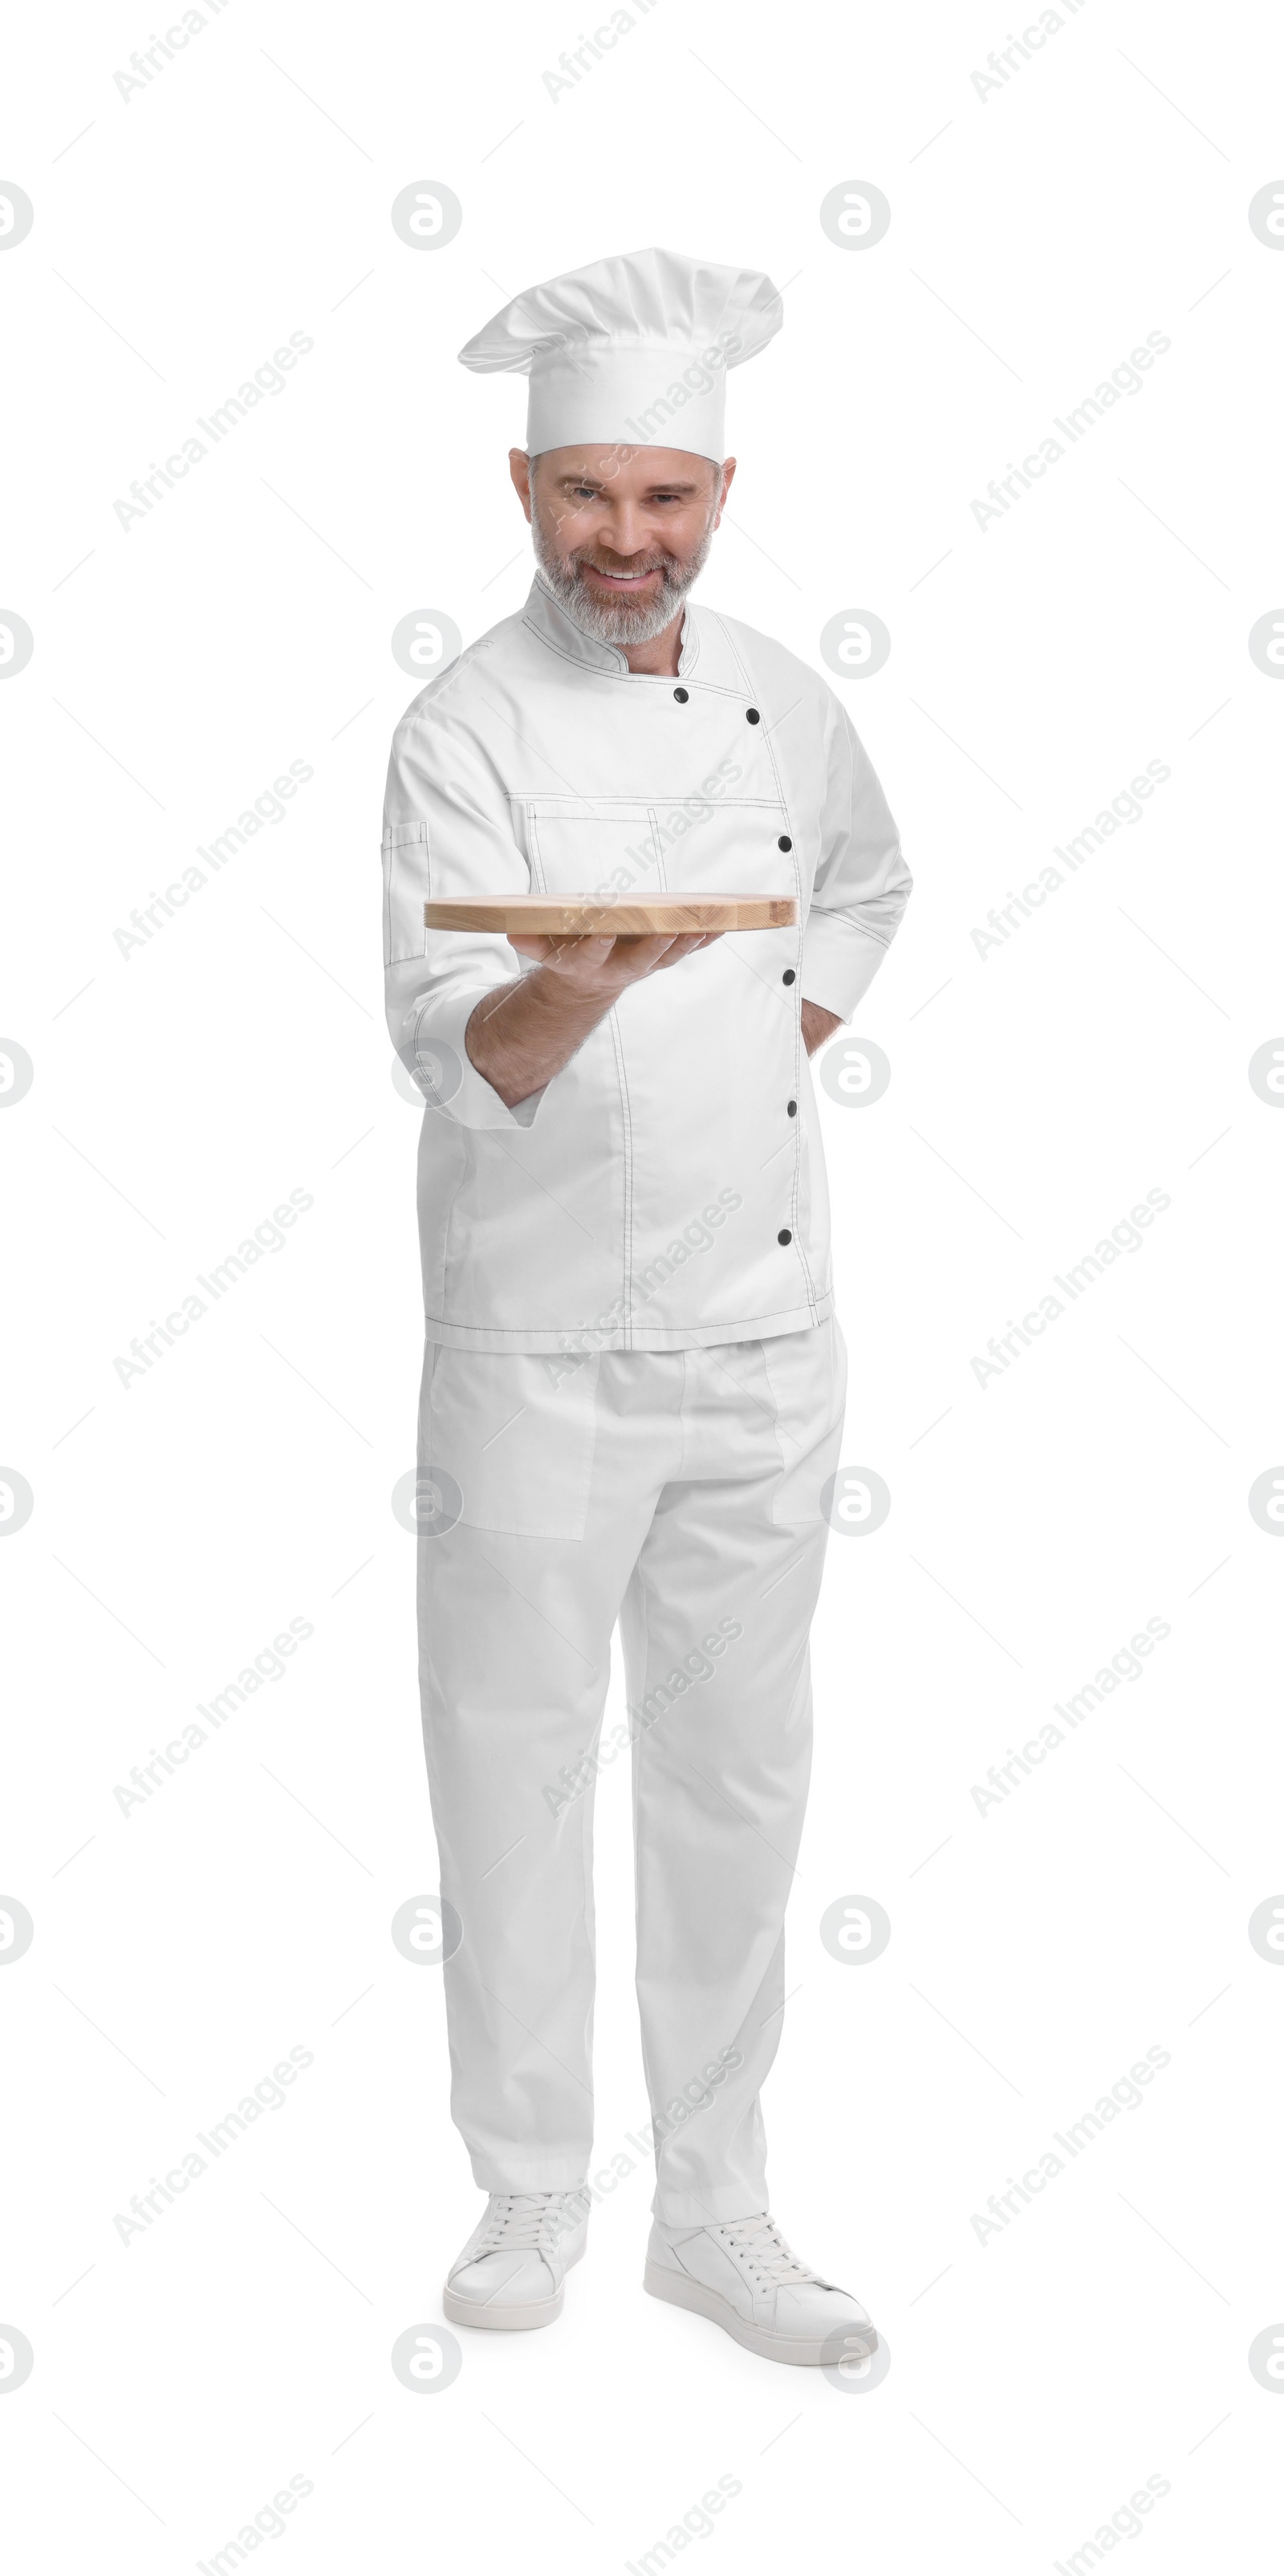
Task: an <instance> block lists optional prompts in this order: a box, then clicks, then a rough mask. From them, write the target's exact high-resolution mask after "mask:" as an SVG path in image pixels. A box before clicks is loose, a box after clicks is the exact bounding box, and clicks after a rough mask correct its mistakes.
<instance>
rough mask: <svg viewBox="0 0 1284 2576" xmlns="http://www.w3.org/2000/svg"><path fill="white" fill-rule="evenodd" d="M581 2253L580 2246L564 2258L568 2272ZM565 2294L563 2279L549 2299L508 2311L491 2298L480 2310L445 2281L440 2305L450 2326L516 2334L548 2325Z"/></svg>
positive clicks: (520, 2303)
mask: <svg viewBox="0 0 1284 2576" xmlns="http://www.w3.org/2000/svg"><path fill="white" fill-rule="evenodd" d="M584 2250H585V2249H584V2247H583V2246H582V2245H581V2247H580V2250H579V2253H578V2254H572V2255H570V2256H569V2257H568V2260H567V2264H566V2269H567V2271H568V2272H569V2271H570V2270H571V2268H572V2265H573V2264H576V2263H578V2262H579V2261H580V2259H581V2257H582V2255H583V2253H584ZM565 2295H566V2283H565V2280H563V2282H562V2285H561V2288H560V2289H558V2290H555V2291H554V2293H553V2296H552V2298H551V2299H523V2300H519V2301H518V2302H517V2303H516V2304H515V2305H514V2306H512V2307H508V2308H506V2307H502V2306H501V2305H500V2304H499V2303H498V2301H496V2300H494V2299H492V2300H491V2301H490V2302H489V2303H488V2305H487V2306H486V2307H484V2308H481V2307H479V2306H478V2305H477V2301H476V2300H475V2299H461V2298H460V2296H459V2294H458V2292H457V2291H455V2290H452V2289H451V2287H450V2283H449V2282H447V2284H446V2287H445V2289H444V2290H443V2291H442V2294H441V2303H442V2306H443V2308H444V2309H445V2312H446V2317H447V2320H448V2322H449V2323H450V2324H451V2325H452V2326H485V2327H487V2328H489V2329H491V2330H492V2331H493V2332H495V2333H497V2334H519V2333H521V2332H523V2331H524V2329H525V2328H526V2327H528V2326H551V2325H552V2324H553V2323H554V2322H555V2320H556V2319H557V2318H558V2317H560V2315H561V2313H562V2302H563V2299H564V2297H565Z"/></svg>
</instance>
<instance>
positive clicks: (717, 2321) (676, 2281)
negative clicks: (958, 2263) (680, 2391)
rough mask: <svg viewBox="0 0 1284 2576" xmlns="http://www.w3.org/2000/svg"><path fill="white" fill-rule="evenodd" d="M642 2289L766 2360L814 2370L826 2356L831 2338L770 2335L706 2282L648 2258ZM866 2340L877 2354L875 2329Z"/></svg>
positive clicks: (826, 2336) (871, 2350) (872, 2351)
mask: <svg viewBox="0 0 1284 2576" xmlns="http://www.w3.org/2000/svg"><path fill="white" fill-rule="evenodd" d="M642 2287H643V2289H644V2290H647V2291H649V2293H650V2295H651V2297H652V2298H653V2299H666V2300H667V2301H668V2304H669V2306H670V2307H671V2308H689V2309H690V2310H691V2311H692V2314H693V2315H695V2316H697V2317H708V2319H709V2321H710V2323H711V2324H712V2325H715V2326H721V2328H722V2331H723V2333H724V2334H729V2335H730V2336H731V2338H732V2340H733V2342H735V2343H739V2344H743V2345H744V2348H745V2351H746V2352H756V2353H757V2354H759V2356H760V2357H761V2359H762V2360H764V2361H789V2362H798V2363H800V2364H802V2365H803V2366H805V2367H809V2368H812V2369H814V2368H816V2367H817V2366H818V2365H819V2364H820V2363H822V2362H823V2361H825V2359H826V2357H827V2351H828V2346H829V2344H830V2343H831V2341H832V2336H829V2335H825V2336H822V2337H820V2338H817V2337H816V2336H815V2335H809V2336H807V2337H803V2336H799V2335H777V2334H767V2333H766V2332H765V2331H764V2329H763V2327H761V2326H755V2325H750V2324H749V2323H748V2321H747V2319H746V2318H744V2317H742V2316H740V2315H739V2313H738V2312H737V2310H736V2309H735V2308H733V2307H732V2305H731V2302H730V2300H729V2299H724V2298H723V2296H722V2294H721V2292H720V2291H719V2290H710V2289H708V2288H707V2287H706V2286H705V2283H704V2282H703V2281H693V2280H691V2279H690V2278H689V2276H688V2275H687V2274H686V2273H685V2272H670V2271H668V2270H666V2268H665V2266H664V2265H663V2264H661V2263H653V2262H651V2260H650V2258H649V2257H648V2260H647V2266H646V2270H645V2271H644V2273H643V2275H642ZM866 2340H867V2343H868V2349H869V2351H870V2352H871V2353H874V2352H877V2350H878V2336H877V2334H876V2333H875V2331H874V2328H873V2327H872V2326H871V2327H870V2328H869V2332H868V2336H867V2338H866ZM835 2357H836V2356H835Z"/></svg>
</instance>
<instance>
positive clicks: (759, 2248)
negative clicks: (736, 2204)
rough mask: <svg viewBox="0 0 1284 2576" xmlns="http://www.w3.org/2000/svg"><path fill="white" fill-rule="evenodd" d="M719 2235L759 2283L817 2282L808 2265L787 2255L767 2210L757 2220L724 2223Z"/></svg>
mask: <svg viewBox="0 0 1284 2576" xmlns="http://www.w3.org/2000/svg"><path fill="white" fill-rule="evenodd" d="M719 2233H720V2234H721V2235H723V2236H724V2237H728V2238H729V2239H730V2241H731V2246H732V2250H733V2252H735V2253H737V2254H740V2255H741V2256H742V2257H743V2259H744V2262H745V2264H746V2266H747V2267H748V2269H749V2270H751V2271H753V2272H756V2273H757V2275H758V2278H759V2279H760V2280H762V2281H768V2282H775V2281H818V2280H819V2279H820V2274H819V2273H818V2272H813V2271H812V2269H811V2267H810V2265H809V2264H807V2263H800V2262H799V2260H798V2257H797V2255H796V2254H793V2253H791V2252H790V2249H789V2247H788V2246H787V2245H786V2243H785V2240H784V2237H783V2236H782V2235H781V2233H780V2229H779V2228H778V2227H777V2225H776V2222H775V2219H774V2218H773V2217H772V2216H771V2215H770V2213H769V2211H767V2210H765V2209H764V2210H762V2211H760V2213H759V2215H758V2216H757V2217H756V2218H733V2219H729V2220H727V2221H726V2222H725V2223H724V2225H723V2226H722V2228H721V2229H720V2231H719Z"/></svg>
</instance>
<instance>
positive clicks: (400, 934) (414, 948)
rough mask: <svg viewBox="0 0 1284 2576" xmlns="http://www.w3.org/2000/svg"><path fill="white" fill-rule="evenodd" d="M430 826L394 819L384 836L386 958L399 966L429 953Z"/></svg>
mask: <svg viewBox="0 0 1284 2576" xmlns="http://www.w3.org/2000/svg"><path fill="white" fill-rule="evenodd" d="M427 894H428V826H427V824H426V823H392V824H389V826H388V828H387V829H386V830H385V832H384V836H383V962H384V964H385V966H397V965H400V964H401V963H402V961H403V960H404V959H405V958H408V957H423V956H424V955H425V954H426V935H425V931H424V903H425V900H426V898H427Z"/></svg>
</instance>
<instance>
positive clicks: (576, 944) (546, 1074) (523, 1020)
mask: <svg viewBox="0 0 1284 2576" xmlns="http://www.w3.org/2000/svg"><path fill="white" fill-rule="evenodd" d="M721 937H722V933H721V931H719V930H706V931H685V932H683V933H681V934H680V935H679V936H678V937H676V938H674V937H657V938H649V939H640V938H616V937H614V936H613V935H610V934H607V935H604V936H602V937H595V938H591V939H538V938H527V937H526V936H524V935H523V936H520V937H510V939H509V943H508V944H509V946H510V948H515V949H516V950H517V951H518V954H519V955H520V956H523V957H533V958H534V959H535V961H536V966H537V972H536V973H535V974H534V975H523V977H522V979H521V982H520V983H518V984H504V985H502V986H501V987H500V988H499V989H498V991H496V992H494V993H484V994H483V996H482V998H481V1000H480V1002H479V1003H478V1004H477V1006H476V1009H475V1010H474V1011H473V1013H472V1016H471V1018H470V1019H469V1022H468V1026H467V1028H466V1029H465V1031H464V1044H465V1046H466V1047H467V1049H468V1053H469V1056H470V1057H471V1059H472V1062H473V1063H474V1064H475V1065H476V1067H477V1070H478V1072H479V1073H480V1074H481V1075H482V1077H483V1079H484V1080H485V1081H487V1082H488V1083H489V1084H490V1087H491V1089H492V1091H497V1092H498V1093H499V1096H500V1099H501V1100H502V1101H503V1102H504V1103H505V1106H506V1107H507V1108H509V1109H516V1108H517V1106H518V1104H519V1103H520V1102H521V1101H523V1100H529V1098H530V1096H531V1093H532V1092H533V1091H542V1090H543V1088H544V1085H545V1083H546V1082H551V1081H552V1079H553V1076H554V1074H555V1073H560V1072H561V1070H562V1067H563V1065H564V1064H569V1062H570V1060H571V1057H572V1056H573V1055H574V1054H575V1052H576V1050H577V1048H579V1047H581V1046H582V1045H583V1044H584V1040H585V1038H586V1037H588V1035H589V1034H590V1031H591V1030H593V1029H595V1028H596V1027H597V1024H598V1021H599V1020H601V1019H605V1017H606V1014H607V1012H608V1011H609V1010H610V1009H611V1008H612V1006H613V1004H614V1003H616V1002H617V1001H618V1000H619V997H620V995H621V993H623V992H626V991H627V989H628V987H629V985H630V984H638V983H641V981H642V979H643V977H644V976H646V975H654V974H658V973H659V972H660V970H661V969H662V968H663V967H665V966H676V965H677V964H678V962H679V960H680V959H681V958H683V957H689V956H690V955H691V954H692V953H693V951H694V950H695V949H697V948H708V947H710V946H711V944H712V942H713V941H714V940H715V939H720V938H721Z"/></svg>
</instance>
